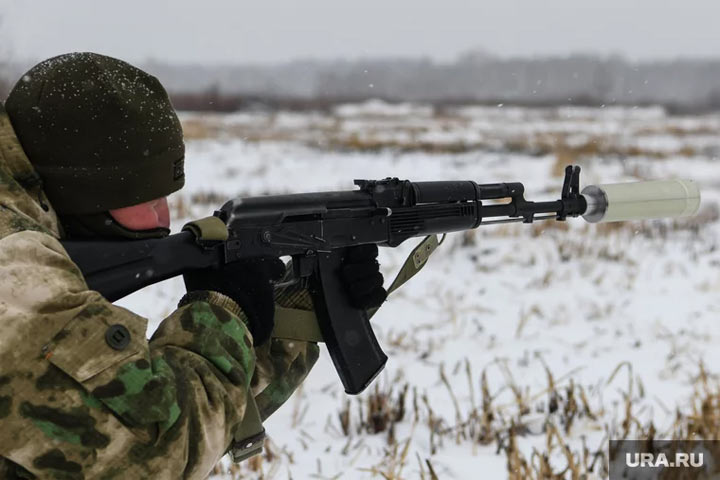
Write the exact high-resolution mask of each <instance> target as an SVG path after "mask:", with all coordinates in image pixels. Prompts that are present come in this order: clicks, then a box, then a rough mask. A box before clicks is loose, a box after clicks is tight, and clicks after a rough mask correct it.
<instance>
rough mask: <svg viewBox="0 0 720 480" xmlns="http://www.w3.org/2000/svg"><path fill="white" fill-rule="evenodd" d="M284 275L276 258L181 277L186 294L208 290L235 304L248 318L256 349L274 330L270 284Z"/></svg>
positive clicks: (272, 298)
mask: <svg viewBox="0 0 720 480" xmlns="http://www.w3.org/2000/svg"><path fill="white" fill-rule="evenodd" d="M284 273H285V264H284V263H283V262H282V260H280V259H279V258H275V257H258V258H253V259H248V260H243V261H239V262H234V263H229V264H227V265H225V266H223V267H222V268H221V269H219V270H218V269H212V268H207V269H204V270H196V271H194V272H190V273H186V274H185V275H184V276H183V277H184V279H185V287H186V288H187V291H188V292H192V291H195V290H211V291H214V292H218V293H222V294H223V295H226V296H228V297H230V298H232V299H233V300H235V302H236V303H237V304H238V305H239V306H240V308H242V311H243V312H244V313H245V316H247V318H248V323H249V324H250V325H249V329H250V334H251V335H252V337H253V344H254V345H256V346H257V345H262V344H263V343H265V342H266V341H267V340H268V339H269V338H270V334H271V333H272V331H273V327H274V326H275V321H274V314H275V297H274V295H273V286H272V284H271V282H272V281H277V280H279V279H280V278H282V276H283V274H284Z"/></svg>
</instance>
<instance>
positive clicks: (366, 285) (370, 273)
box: [340, 244, 387, 310]
mask: <svg viewBox="0 0 720 480" xmlns="http://www.w3.org/2000/svg"><path fill="white" fill-rule="evenodd" d="M377 256H378V247H377V245H375V244H368V245H358V246H357V247H350V248H348V250H347V254H346V255H345V259H344V260H343V263H342V266H341V267H340V278H341V280H342V282H343V283H344V285H345V289H346V290H347V293H348V295H349V296H350V304H351V305H352V306H353V307H355V308H362V309H365V310H367V309H369V308H373V307H379V306H380V305H381V304H382V303H383V302H384V301H385V299H386V298H387V291H386V290H385V289H384V288H383V276H382V273H380V264H379V263H378V261H377Z"/></svg>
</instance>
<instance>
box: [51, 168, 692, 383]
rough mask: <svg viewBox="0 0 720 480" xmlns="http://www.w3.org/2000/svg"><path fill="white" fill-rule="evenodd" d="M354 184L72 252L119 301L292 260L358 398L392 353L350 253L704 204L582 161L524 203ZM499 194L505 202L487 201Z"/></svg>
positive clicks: (494, 189) (449, 184) (489, 190)
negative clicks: (556, 192) (357, 294)
mask: <svg viewBox="0 0 720 480" xmlns="http://www.w3.org/2000/svg"><path fill="white" fill-rule="evenodd" d="M355 185H357V186H358V187H359V188H358V189H356V190H352V191H338V192H319V193H301V194H291V195H275V196H263V197H250V198H236V199H234V200H230V201H229V202H227V203H226V204H225V205H224V206H223V207H222V208H221V209H220V210H218V211H216V212H215V213H214V215H213V216H212V217H208V218H207V219H203V220H200V221H197V222H192V223H191V224H189V228H188V229H187V230H185V229H184V230H185V231H183V232H181V233H178V234H175V235H171V236H169V237H166V238H163V239H153V240H134V241H64V242H63V245H64V246H65V249H66V250H67V251H68V253H69V255H70V257H71V258H72V259H73V261H74V262H75V263H76V264H77V265H78V266H79V267H80V269H81V270H82V272H83V275H84V276H85V279H86V281H87V283H88V285H89V286H90V288H91V289H93V290H97V291H98V292H100V293H101V294H103V295H104V296H105V297H106V298H107V299H108V300H110V301H115V300H117V299H119V298H121V297H123V296H125V295H128V294H130V293H132V292H135V291H137V290H140V289H141V288H143V287H146V286H148V285H151V284H153V283H156V282H159V281H162V280H165V279H168V278H171V277H174V276H177V275H182V274H183V273H185V272H188V271H191V270H193V269H200V268H220V267H221V266H222V265H224V264H227V263H232V262H235V261H238V260H242V259H246V258H252V257H261V256H273V257H281V256H291V257H292V267H293V276H294V279H295V280H296V281H304V282H307V285H308V288H309V290H310V293H311V295H312V298H313V303H314V306H315V314H316V316H317V325H318V326H319V330H320V332H321V334H322V339H323V341H324V342H325V344H326V345H327V348H328V350H329V353H330V356H331V357H332V360H333V363H334V364H335V368H336V370H337V372H338V374H339V376H340V379H341V380H342V383H343V385H344V387H345V390H346V392H347V393H350V394H356V393H359V392H361V391H362V390H364V389H365V387H367V386H368V385H369V384H370V382H371V381H372V380H373V378H375V376H376V375H377V374H378V373H379V372H380V371H381V370H382V368H383V367H384V365H385V362H386V360H387V356H386V355H385V354H384V353H383V351H382V349H381V348H380V346H379V345H378V342H377V339H376V338H375V334H374V333H373V330H372V328H371V326H370V322H369V312H366V311H364V310H359V309H356V308H353V307H352V306H351V305H350V304H349V302H348V299H347V296H346V293H345V291H344V290H343V288H342V285H341V284H340V282H338V281H337V279H336V276H337V270H338V268H339V267H340V265H341V262H342V260H343V256H344V254H345V251H346V249H347V248H348V247H352V246H355V245H362V244H370V243H374V244H377V245H380V246H386V247H396V246H398V245H400V244H401V243H403V242H404V241H405V240H408V239H409V238H413V237H423V236H428V237H427V238H426V240H427V239H430V238H432V239H435V243H434V244H431V243H424V244H423V248H422V249H420V250H418V249H416V251H415V252H414V255H413V256H412V257H411V258H409V259H408V262H411V265H413V266H414V267H415V270H414V271H416V270H417V269H419V268H420V267H421V266H422V265H423V264H424V262H425V260H426V259H427V252H426V251H425V250H428V251H429V250H432V249H433V248H434V246H437V240H436V237H435V235H436V234H445V233H450V232H460V231H464V230H469V229H473V228H476V227H478V226H480V225H488V224H495V223H505V222H516V221H517V222H523V223H532V222H533V221H535V220H546V219H554V220H559V221H564V220H565V219H566V218H568V217H577V216H580V215H582V216H583V217H584V219H585V220H587V221H589V222H610V221H622V220H637V219H646V218H660V217H680V216H688V215H693V214H694V213H695V212H697V210H698V208H699V205H700V192H699V190H698V187H697V186H696V184H695V183H694V182H692V181H690V180H666V181H649V182H635V183H626V184H610V185H597V186H588V187H585V188H584V189H583V190H582V192H581V191H580V167H578V166H574V167H573V166H568V167H567V168H566V170H565V180H564V183H563V186H562V192H561V196H560V199H559V200H555V201H546V202H531V201H527V200H525V197H524V192H525V188H524V187H523V184H522V183H486V184H477V183H475V182H473V181H433V182H410V181H408V180H399V179H397V178H386V179H385V180H355ZM500 199H507V202H506V203H497V202H488V201H494V200H500ZM408 262H406V264H407V263H408ZM412 274H414V273H413V272H411V273H409V274H406V275H405V277H409V276H411V275H412Z"/></svg>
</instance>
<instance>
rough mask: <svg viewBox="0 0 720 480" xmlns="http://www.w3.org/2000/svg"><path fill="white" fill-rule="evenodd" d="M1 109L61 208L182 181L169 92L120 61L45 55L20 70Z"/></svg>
mask: <svg viewBox="0 0 720 480" xmlns="http://www.w3.org/2000/svg"><path fill="white" fill-rule="evenodd" d="M5 107H6V109H7V113H8V116H9V118H10V122H11V123H12V125H13V127H14V128H15V131H16V132H17V136H18V138H19V139H20V143H21V144H22V146H23V149H24V150H25V153H26V154H27V155H28V157H29V159H30V161H31V162H32V164H33V166H34V167H35V169H36V170H37V172H38V173H39V174H40V177H41V178H42V180H43V188H44V190H45V193H46V194H47V196H48V198H49V199H50V202H51V203H52V205H53V207H55V210H56V211H57V212H58V213H59V214H92V213H97V212H103V211H107V210H110V209H115V208H121V207H128V206H131V205H136V204H138V203H142V202H146V201H148V200H153V199H155V198H160V197H163V196H165V195H168V194H170V193H172V192H174V191H176V190H179V189H180V188H182V186H183V184H184V182H185V175H184V171H183V159H184V155H185V146H184V144H183V136H182V127H181V126H180V122H179V120H178V118H177V115H176V114H175V110H174V109H173V107H172V104H171V103H170V100H169V98H168V95H167V92H166V91H165V89H164V88H163V87H162V85H161V84H160V82H159V81H158V80H157V78H155V77H153V76H152V75H149V74H147V73H145V72H143V71H142V70H140V69H138V68H136V67H134V66H132V65H130V64H128V63H125V62H123V61H121V60H117V59H115V58H111V57H106V56H103V55H98V54H96V53H70V54H65V55H60V56H58V57H54V58H51V59H49V60H45V61H44V62H41V63H39V64H38V65H36V66H34V67H33V68H32V69H30V71H28V72H27V73H26V74H25V75H23V77H22V78H21V79H20V80H19V81H18V83H17V84H16V85H15V86H14V87H13V89H12V91H11V92H10V95H9V96H8V98H7V101H6V103H5Z"/></svg>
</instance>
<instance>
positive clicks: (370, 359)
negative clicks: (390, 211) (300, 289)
mask: <svg viewBox="0 0 720 480" xmlns="http://www.w3.org/2000/svg"><path fill="white" fill-rule="evenodd" d="M345 250H346V249H336V250H333V251H331V252H318V253H317V268H316V269H315V271H314V273H313V274H312V276H311V277H310V293H311V295H312V298H313V304H314V306H315V313H316V316H317V319H318V324H319V325H320V330H321V332H322V335H323V339H324V340H325V344H326V345H327V348H328V351H329V352H330V357H331V358H332V361H333V363H334V364H335V369H336V370H337V372H338V375H339V376H340V380H342V383H343V386H344V387H345V392H347V393H348V394H351V395H355V394H358V393H360V392H362V391H363V390H365V387H367V386H368V385H369V384H370V382H372V380H373V379H374V378H375V377H376V376H377V375H378V373H380V371H381V370H382V369H383V367H385V363H386V362H387V355H385V353H384V352H383V351H382V349H381V348H380V345H379V344H378V341H377V338H375V333H374V332H373V330H372V327H371V326H370V320H369V317H368V313H367V311H365V310H363V309H357V308H354V307H353V306H352V305H350V303H349V299H348V295H347V293H346V291H345V288H344V286H343V284H342V282H341V281H340V278H339V270H340V267H341V265H342V261H343V258H344V256H345Z"/></svg>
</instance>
